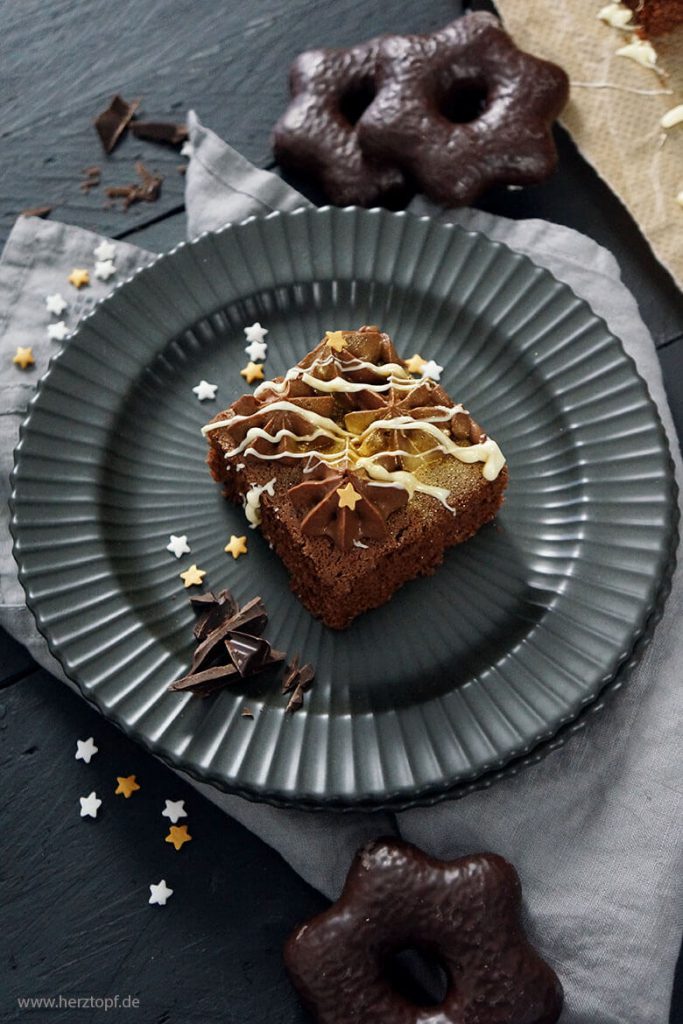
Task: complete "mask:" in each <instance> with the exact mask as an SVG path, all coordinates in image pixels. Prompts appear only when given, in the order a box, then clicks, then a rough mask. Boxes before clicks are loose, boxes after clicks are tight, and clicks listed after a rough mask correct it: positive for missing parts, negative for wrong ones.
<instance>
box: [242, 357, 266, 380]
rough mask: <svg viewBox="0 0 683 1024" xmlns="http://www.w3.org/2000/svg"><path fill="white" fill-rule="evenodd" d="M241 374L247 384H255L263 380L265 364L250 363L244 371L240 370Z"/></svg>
mask: <svg viewBox="0 0 683 1024" xmlns="http://www.w3.org/2000/svg"><path fill="white" fill-rule="evenodd" d="M240 373H241V375H242V376H243V377H244V379H245V380H246V382H247V384H253V383H254V381H255V380H263V363H251V362H249V363H247V365H246V366H245V367H244V369H243V370H240Z"/></svg>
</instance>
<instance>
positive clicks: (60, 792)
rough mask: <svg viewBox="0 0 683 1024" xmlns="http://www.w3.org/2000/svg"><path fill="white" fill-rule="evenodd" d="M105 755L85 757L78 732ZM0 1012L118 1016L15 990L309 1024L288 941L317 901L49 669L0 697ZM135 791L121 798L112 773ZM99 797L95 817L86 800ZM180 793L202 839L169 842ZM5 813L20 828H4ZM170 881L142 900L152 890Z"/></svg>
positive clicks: (166, 1011) (136, 1015) (261, 1023)
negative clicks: (25, 1003) (52, 1004)
mask: <svg viewBox="0 0 683 1024" xmlns="http://www.w3.org/2000/svg"><path fill="white" fill-rule="evenodd" d="M89 736H93V737H94V739H95V744H96V746H97V747H98V748H99V752H98V753H97V754H96V755H95V756H94V757H93V759H92V761H91V763H90V764H89V765H86V764H85V763H84V762H83V761H76V760H75V758H74V754H75V752H76V740H77V739H87V738H88V737H89ZM0 740H1V745H0V773H1V776H2V780H3V785H2V790H1V791H0V820H2V821H3V823H4V829H3V832H4V837H3V840H2V841H1V845H2V847H3V852H2V860H1V861H0V893H1V896H0V903H1V905H2V927H1V928H0V1020H1V1021H2V1022H3V1024H11V1022H12V1024H13V1022H20V1021H24V1022H25V1021H37V1022H39V1024H42V1022H48V1021H49V1022H50V1024H74V1021H78V1022H79V1024H97V1022H101V1021H103V1020H105V1019H106V1020H109V1019H111V1020H119V1019H121V1017H120V1016H118V1015H117V1013H116V1012H114V1011H112V1012H111V1014H105V1013H104V1012H103V1010H102V1009H97V1008H93V1009H82V1010H79V1011H78V1012H75V1011H74V1010H70V1009H68V1008H66V1007H62V1008H61V1009H60V1008H59V1007H57V1008H55V1009H53V1010H49V1011H47V1010H42V1011H40V1010H38V1011H34V1012H28V1011H25V1010H21V1009H19V1008H18V1006H17V1002H16V1000H17V998H20V997H21V998H23V997H32V996H36V997H39V996H48V997H49V996H55V997H58V996H59V995H60V994H62V995H63V996H65V997H69V996H95V997H98V998H104V997H109V998H113V997H114V996H116V995H117V994H118V995H119V996H120V997H121V998H123V997H124V996H126V995H133V996H136V997H137V998H139V999H140V1007H139V1009H138V1010H137V1011H133V1010H132V1009H131V1010H130V1011H129V1012H126V1011H125V1010H122V1009H121V1010H119V1011H118V1014H120V1015H121V1016H122V1018H123V1019H124V1020H131V1021H138V1022H140V1024H156V1022H158V1024H209V1022H212V1021H216V1022H218V1021H220V1022H221V1024H230V1022H235V1024H237V1022H239V1024H265V1022H268V1024H299V1022H304V1021H306V1020H307V1018H306V1016H305V1015H304V1014H303V1011H302V1010H301V1008H300V1006H299V1004H298V1000H297V998H296V996H295V995H294V992H293V990H292V989H291V987H290V985H289V982H288V981H287V979H286V977H285V973H284V968H283V966H282V959H281V949H282V944H283V942H284V940H285V938H286V937H287V935H288V934H289V932H290V931H291V930H292V929H293V928H294V927H295V926H296V924H298V923H300V922H301V921H303V920H305V919H306V918H307V917H310V916H311V915H312V914H314V913H317V912H318V911H319V910H321V909H322V908H323V906H324V905H325V901H324V900H323V898H322V897H321V896H320V895H319V894H317V893H315V892H314V891H313V890H312V889H310V888H309V887H308V886H307V885H306V884H305V883H304V882H303V881H302V880H301V879H300V878H299V877H298V876H297V875H295V874H294V872H293V871H291V869H290V868H289V867H288V866H287V865H286V864H285V863H284V861H283V860H282V859H281V858H280V857H279V855H278V854H276V853H275V852H274V851H273V850H271V849H270V848H268V847H267V846H265V845H264V844H263V843H262V842H261V841H260V840H258V839H256V838H255V837H254V836H253V835H252V834H251V833H250V832H247V831H246V829H244V828H242V826H241V825H238V824H237V823H236V822H235V821H233V820H232V819H231V818H228V817H227V816H226V815H225V814H223V812H222V811H219V810H218V809H217V808H215V807H214V806H213V804H210V803H209V802H208V801H207V800H205V799H203V798H202V797H200V796H199V795H198V794H197V793H196V792H195V791H194V790H193V789H192V787H191V786H190V785H189V784H188V783H186V782H184V781H183V780H181V779H180V778H178V777H177V776H176V775H174V773H172V772H171V771H169V769H167V768H166V767H165V766H164V765H162V764H161V763H160V762H158V761H157V760H156V759H155V758H154V757H152V756H151V755H150V754H147V753H146V752H145V751H144V750H142V749H141V748H140V747H138V746H137V745H136V744H134V743H133V742H131V741H130V740H128V739H127V738H126V737H125V736H123V735H122V734H121V733H120V732H119V731H118V729H116V728H115V727H114V726H113V725H111V724H109V723H108V722H106V721H105V720H104V719H102V718H101V717H100V715H99V714H98V713H97V712H95V711H94V710H93V709H92V708H91V707H90V706H89V705H88V704H87V702H86V701H84V700H82V699H81V698H80V697H77V696H76V695H75V694H73V693H71V692H70V691H69V690H67V689H66V688H65V687H64V686H63V685H62V684H61V683H57V682H56V681H55V680H54V679H53V678H52V677H51V676H50V675H48V673H46V672H43V671H39V672H36V673H34V674H33V675H31V676H30V677H28V678H27V679H25V680H23V681H22V682H21V683H19V684H18V685H16V686H12V687H10V688H9V689H8V690H5V691H1V690H0ZM131 774H135V775H136V777H137V781H138V783H139V785H140V790H139V791H138V792H136V793H134V794H133V795H132V796H131V798H130V799H125V798H124V797H123V796H121V795H118V796H117V795H115V794H114V790H115V788H116V785H117V783H116V777H117V776H118V775H122V776H127V775H131ZM93 790H94V791H95V792H96V793H97V795H98V796H99V797H100V799H101V800H102V806H101V807H100V809H99V813H98V816H97V818H96V819H94V820H93V819H91V818H81V817H80V816H79V808H80V804H79V797H80V796H87V795H88V794H89V793H90V792H92V791H93ZM166 799H171V800H184V801H185V810H186V811H187V813H188V817H187V818H183V819H181V820H180V821H179V824H184V823H187V824H188V831H189V833H190V835H191V836H192V840H191V842H189V843H186V844H185V845H184V846H183V847H182V848H181V849H180V850H178V851H176V850H175V849H174V848H173V846H172V845H171V844H169V843H166V842H165V838H164V837H165V836H166V835H167V834H168V828H169V824H170V823H169V820H168V819H167V818H164V817H162V814H161V812H162V810H163V809H164V806H165V800H166ZM10 822H11V836H10V835H9V834H8V831H7V830H8V828H9V823H10ZM162 878H164V879H165V880H166V883H167V885H168V886H170V888H172V889H173V890H174V892H173V896H172V897H171V898H170V899H169V901H168V903H167V905H166V906H165V907H161V906H150V905H149V903H148V899H149V895H150V891H149V885H150V883H155V884H156V883H158V882H159V881H160V880H161V879H162Z"/></svg>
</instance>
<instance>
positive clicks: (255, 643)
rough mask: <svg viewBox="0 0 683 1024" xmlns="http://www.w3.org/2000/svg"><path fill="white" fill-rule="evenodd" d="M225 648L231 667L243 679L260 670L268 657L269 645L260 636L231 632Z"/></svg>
mask: <svg viewBox="0 0 683 1024" xmlns="http://www.w3.org/2000/svg"><path fill="white" fill-rule="evenodd" d="M225 646H226V648H227V650H228V654H229V655H230V658H231V660H232V663H233V665H234V666H235V668H236V669H237V671H238V672H239V674H240V675H241V676H242V677H244V676H248V675H251V674H252V673H254V672H258V671H259V669H262V668H263V667H264V665H265V664H266V662H267V660H268V656H269V655H270V644H269V643H268V641H267V640H264V639H263V637H260V636H249V635H248V633H235V632H231V633H230V635H229V636H228V638H227V639H226V641H225Z"/></svg>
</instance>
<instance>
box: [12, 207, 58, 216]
mask: <svg viewBox="0 0 683 1024" xmlns="http://www.w3.org/2000/svg"><path fill="white" fill-rule="evenodd" d="M53 210H54V206H48V205H47V204H45V206H28V207H27V208H26V209H25V210H22V211H21V212H20V214H19V216H20V217H42V218H45V217H49V216H50V214H51V213H52V211H53Z"/></svg>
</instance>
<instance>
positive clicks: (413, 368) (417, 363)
mask: <svg viewBox="0 0 683 1024" xmlns="http://www.w3.org/2000/svg"><path fill="white" fill-rule="evenodd" d="M426 365H427V360H426V359H423V358H422V356H419V355H418V354H417V352H416V353H415V355H414V356H411V357H410V359H406V370H407V371H408V373H422V367H423V366H426Z"/></svg>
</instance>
